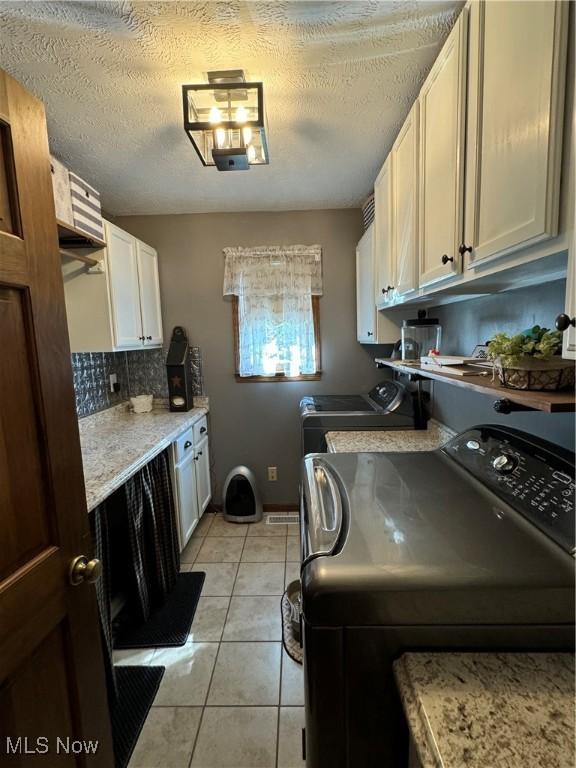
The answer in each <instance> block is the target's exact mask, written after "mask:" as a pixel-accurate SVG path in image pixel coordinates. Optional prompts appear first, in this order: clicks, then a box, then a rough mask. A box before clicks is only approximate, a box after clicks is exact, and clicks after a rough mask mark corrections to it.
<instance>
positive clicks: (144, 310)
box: [64, 221, 163, 352]
mask: <svg viewBox="0 0 576 768" xmlns="http://www.w3.org/2000/svg"><path fill="white" fill-rule="evenodd" d="M104 229H105V233H106V248H105V249H104V252H103V256H104V258H103V259H102V261H101V263H100V265H99V266H98V267H96V268H93V269H90V270H88V271H86V270H84V269H81V270H78V268H77V266H75V265H73V264H69V265H67V266H66V268H65V269H64V292H65V297H66V313H67V315H68V333H69V336H70V349H71V351H72V352H116V351H122V350H132V349H142V348H144V347H160V346H162V342H163V336H162V314H161V308H160V285H159V281H158V254H157V253H156V251H155V250H154V249H153V248H151V247H150V246H149V245H146V244H145V243H143V242H141V241H140V240H137V239H136V238H135V237H133V236H132V235H130V234H128V232H124V230H122V229H120V228H119V227H117V226H115V225H114V224H111V223H110V222H108V221H105V222H104Z"/></svg>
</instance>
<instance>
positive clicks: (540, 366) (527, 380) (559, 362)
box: [494, 357, 574, 391]
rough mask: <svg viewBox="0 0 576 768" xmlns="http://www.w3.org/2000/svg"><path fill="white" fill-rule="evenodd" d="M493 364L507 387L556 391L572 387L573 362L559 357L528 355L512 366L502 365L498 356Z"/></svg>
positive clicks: (502, 382)
mask: <svg viewBox="0 0 576 768" xmlns="http://www.w3.org/2000/svg"><path fill="white" fill-rule="evenodd" d="M494 366H495V368H496V371H497V373H498V378H499V379H500V382H501V384H503V386H505V387H508V388H509V389H529V390H532V391H537V390H546V391H557V390H559V389H570V388H571V387H574V362H573V361H572V360H563V359H561V358H552V359H551V360H538V359H536V358H533V357H528V358H526V359H525V360H522V362H521V363H518V364H517V365H516V366H515V367H513V368H508V367H505V366H503V365H502V363H501V361H500V358H497V359H496V360H495V361H494Z"/></svg>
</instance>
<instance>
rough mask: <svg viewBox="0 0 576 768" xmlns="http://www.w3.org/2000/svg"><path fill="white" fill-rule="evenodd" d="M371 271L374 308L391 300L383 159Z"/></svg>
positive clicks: (388, 179)
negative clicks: (372, 272)
mask: <svg viewBox="0 0 576 768" xmlns="http://www.w3.org/2000/svg"><path fill="white" fill-rule="evenodd" d="M374 262H375V265H374V270H375V276H376V279H375V291H376V293H375V296H374V300H375V303H376V306H377V307H382V306H387V305H388V304H390V303H391V301H392V299H393V297H394V274H393V265H392V158H391V157H390V155H388V157H387V158H386V161H385V163H384V165H383V166H382V170H381V171H380V173H379V174H378V178H377V179H376V182H375V184H374Z"/></svg>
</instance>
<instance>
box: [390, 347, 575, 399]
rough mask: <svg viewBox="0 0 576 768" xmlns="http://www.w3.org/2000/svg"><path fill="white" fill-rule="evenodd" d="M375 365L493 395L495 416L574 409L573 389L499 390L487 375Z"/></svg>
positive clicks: (500, 387)
mask: <svg viewBox="0 0 576 768" xmlns="http://www.w3.org/2000/svg"><path fill="white" fill-rule="evenodd" d="M375 362H376V364H377V365H378V366H380V367H384V366H386V367H389V368H393V369H394V370H396V371H400V372H401V373H407V374H412V375H413V376H421V377H423V378H426V379H433V380H434V381H441V382H442V383H443V384H452V385H453V386H455V387H462V388H463V389H468V390H472V391H473V392H478V393H479V394H481V395H492V396H495V398H496V399H495V401H494V410H496V411H497V412H498V413H506V412H508V413H510V412H512V411H524V410H528V411H544V412H546V413H572V412H574V411H575V410H576V397H575V393H574V391H573V390H565V391H563V392H529V391H526V390H521V389H508V387H503V386H502V384H500V382H499V381H498V380H495V381H492V374H491V373H490V374H489V375H488V376H466V377H463V376H454V375H453V374H452V375H451V374H449V373H443V372H442V373H440V372H438V371H429V370H426V369H425V368H423V367H422V366H421V365H407V364H406V363H402V362H399V361H396V360H390V359H389V358H385V357H384V358H379V357H377V358H376V360H375ZM507 408H509V410H507Z"/></svg>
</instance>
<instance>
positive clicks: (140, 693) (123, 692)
mask: <svg viewBox="0 0 576 768" xmlns="http://www.w3.org/2000/svg"><path fill="white" fill-rule="evenodd" d="M163 674H164V667H116V683H117V687H118V698H117V700H116V703H115V704H114V706H113V707H112V708H111V712H110V715H111V721H112V741H113V743H114V758H115V764H116V768H126V766H127V765H128V761H129V760H130V757H131V755H132V752H133V751H134V747H135V746H136V742H137V741H138V736H140V731H141V730H142V726H143V725H144V721H145V720H146V716H147V715H148V710H149V709H150V707H151V706H152V702H153V701H154V696H156V691H157V690H158V686H159V685H160V681H161V680H162V675H163Z"/></svg>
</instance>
